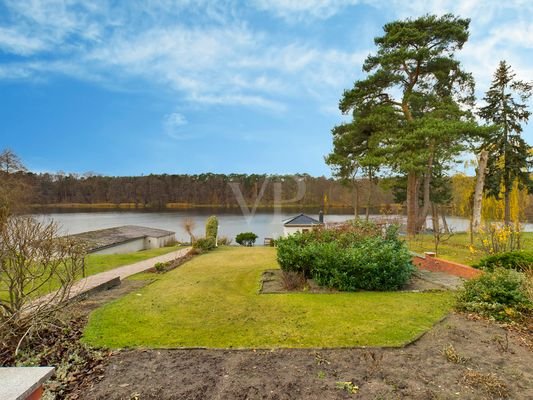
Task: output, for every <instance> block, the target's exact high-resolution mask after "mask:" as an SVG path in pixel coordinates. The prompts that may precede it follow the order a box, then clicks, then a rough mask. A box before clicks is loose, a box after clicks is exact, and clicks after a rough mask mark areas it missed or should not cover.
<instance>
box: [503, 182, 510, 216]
mask: <svg viewBox="0 0 533 400" xmlns="http://www.w3.org/2000/svg"><path fill="white" fill-rule="evenodd" d="M505 186H506V188H505V193H504V197H503V202H504V205H505V209H504V215H503V220H504V223H505V226H510V225H511V187H510V186H511V185H510V184H506V185H505Z"/></svg>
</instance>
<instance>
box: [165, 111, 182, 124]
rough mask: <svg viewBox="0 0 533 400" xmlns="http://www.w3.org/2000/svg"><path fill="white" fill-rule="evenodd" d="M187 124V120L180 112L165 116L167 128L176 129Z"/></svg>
mask: <svg viewBox="0 0 533 400" xmlns="http://www.w3.org/2000/svg"><path fill="white" fill-rule="evenodd" d="M186 124H187V119H186V118H185V117H184V116H183V114H180V113H178V112H173V113H170V114H168V115H166V116H165V126H167V127H169V128H176V127H179V126H183V125H186Z"/></svg>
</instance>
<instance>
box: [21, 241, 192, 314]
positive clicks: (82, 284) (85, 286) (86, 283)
mask: <svg viewBox="0 0 533 400" xmlns="http://www.w3.org/2000/svg"><path fill="white" fill-rule="evenodd" d="M189 251H191V248H190V247H187V248H184V249H180V250H176V251H172V252H170V253H166V254H163V255H161V256H157V257H153V258H149V259H147V260H143V261H139V262H136V263H134V264H128V265H124V266H122V267H117V268H113V269H110V270H109V271H105V272H100V273H99V274H95V275H91V276H88V277H86V278H83V279H81V280H80V281H78V282H76V283H75V284H74V285H73V286H72V289H71V290H70V293H69V295H68V298H65V299H63V301H66V300H69V299H73V298H75V297H77V296H80V295H82V294H84V293H87V292H89V291H91V290H93V289H96V288H98V287H101V286H102V287H103V286H105V285H106V284H108V283H110V282H112V281H113V280H123V279H125V278H127V277H128V276H131V275H135V274H138V273H139V272H144V271H146V270H149V269H150V268H152V267H153V266H154V265H155V264H157V263H165V262H168V261H172V260H174V259H176V258H180V257H183V256H185V255H187V253H189ZM111 286H113V285H111ZM54 297H56V293H50V294H47V295H45V296H43V297H40V298H38V299H37V300H36V301H35V302H32V304H31V305H30V307H36V306H37V307H38V306H39V305H42V304H46V303H48V302H49V301H50V300H52V299H54ZM52 302H53V300H52Z"/></svg>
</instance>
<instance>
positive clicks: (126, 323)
mask: <svg viewBox="0 0 533 400" xmlns="http://www.w3.org/2000/svg"><path fill="white" fill-rule="evenodd" d="M276 267H277V263H276V253H275V249H273V248H269V247H258V248H236V247H226V248H220V249H218V250H215V251H213V252H211V253H208V254H205V255H201V256H198V257H195V258H194V259H192V260H191V261H189V262H187V263H186V264H184V265H183V266H181V267H179V268H178V269H176V270H173V271H170V272H168V273H166V274H164V275H159V278H158V279H157V280H156V281H155V282H153V283H152V284H150V285H148V286H146V287H144V288H142V289H140V290H137V291H135V292H133V293H130V294H128V295H126V296H125V297H123V298H121V299H119V300H117V301H114V302H112V303H109V304H107V305H106V306H104V307H102V308H100V309H98V310H96V311H95V312H93V313H92V314H91V316H90V319H89V323H88V326H87V328H86V330H85V335H84V341H85V342H87V343H89V344H92V345H96V346H108V347H113V348H121V347H153V348H165V347H209V348H274V347H345V346H346V347H350V346H401V345H403V344H405V343H407V342H409V341H411V340H412V339H414V338H415V337H416V336H417V335H419V334H421V333H422V332H424V331H427V330H428V329H430V328H431V326H432V325H433V324H434V323H435V322H436V321H437V320H439V319H440V318H442V317H443V316H444V315H446V313H448V311H449V309H450V307H451V303H452V296H453V295H452V294H451V293H448V292H433V293H400V292H358V293H335V294H312V293H291V294H259V293H258V290H259V286H260V276H261V273H262V272H263V271H264V270H265V269H271V268H276Z"/></svg>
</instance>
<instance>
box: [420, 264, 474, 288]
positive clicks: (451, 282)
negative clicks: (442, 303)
mask: <svg viewBox="0 0 533 400" xmlns="http://www.w3.org/2000/svg"><path fill="white" fill-rule="evenodd" d="M415 276H417V277H419V278H420V279H423V280H425V281H428V282H431V283H434V284H436V285H439V286H442V287H444V288H446V289H448V290H457V289H460V288H461V287H462V286H463V282H464V279H462V278H459V277H458V276H455V275H450V274H447V273H445V272H434V271H427V270H424V269H417V270H416V271H415Z"/></svg>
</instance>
